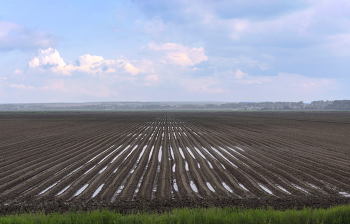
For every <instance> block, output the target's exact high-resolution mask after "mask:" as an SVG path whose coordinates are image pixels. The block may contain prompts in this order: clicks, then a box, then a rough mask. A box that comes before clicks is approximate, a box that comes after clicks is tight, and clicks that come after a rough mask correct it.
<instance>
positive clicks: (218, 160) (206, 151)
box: [203, 148, 226, 169]
mask: <svg viewBox="0 0 350 224" xmlns="http://www.w3.org/2000/svg"><path fill="white" fill-rule="evenodd" d="M203 149H204V151H206V152H207V153H208V154H209V155H210V156H211V157H213V158H214V159H215V160H216V161H217V162H218V163H219V164H220V165H221V166H222V168H223V169H226V167H225V166H224V165H223V164H222V163H220V162H219V160H217V159H216V158H215V156H214V155H213V154H211V153H210V152H209V151H208V150H207V149H206V148H203ZM211 167H212V166H211Z"/></svg>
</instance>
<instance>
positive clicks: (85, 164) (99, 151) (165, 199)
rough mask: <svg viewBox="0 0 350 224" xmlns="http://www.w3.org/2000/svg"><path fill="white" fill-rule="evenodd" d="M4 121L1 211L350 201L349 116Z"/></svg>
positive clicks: (71, 116) (90, 116) (91, 116)
mask: <svg viewBox="0 0 350 224" xmlns="http://www.w3.org/2000/svg"><path fill="white" fill-rule="evenodd" d="M0 127H1V129H0V204H1V205H0V206H1V208H0V209H2V210H4V209H5V210H6V209H7V210H11V208H12V207H13V208H14V209H17V208H19V207H20V208H25V207H26V206H27V207H29V208H34V207H36V206H37V207H38V206H39V205H40V206H39V207H38V208H45V206H56V207H55V208H57V206H58V207H59V206H63V205H78V206H82V207H83V208H85V207H89V206H92V207H93V206H95V207H96V206H97V207H98V206H99V205H103V206H108V207H113V208H118V209H126V210H127V209H134V208H139V207H142V206H146V205H147V206H149V207H150V209H158V207H169V208H171V207H178V206H187V205H188V206H195V205H199V206H201V205H202V206H207V205H208V204H215V205H219V206H225V205H243V206H245V207H257V206H263V205H264V203H265V204H267V205H271V206H276V207H278V208H287V207H294V206H295V207H303V206H304V205H306V206H313V205H315V206H316V207H317V206H328V205H334V204H337V203H349V201H350V114H349V113H347V112H319V113H299V112H280V113H272V112H257V113H243V112H210V113H209V112H192V113H191V112H186V113H185V112H176V113H171V112H163V113H160V112H149V113H145V112H142V113H141V112H139V113H138V112H130V113H126V112H119V113H102V112H100V113H97V112H91V113H17V114H10V113H9V114H5V113H3V114H0ZM57 204H59V205H57ZM11 206H12V207H11ZM79 208H81V207H79Z"/></svg>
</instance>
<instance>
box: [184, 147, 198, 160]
mask: <svg viewBox="0 0 350 224" xmlns="http://www.w3.org/2000/svg"><path fill="white" fill-rule="evenodd" d="M186 149H187V151H188V152H189V153H190V155H191V156H192V158H193V159H196V158H195V157H194V155H193V153H192V151H191V149H190V148H188V147H186Z"/></svg>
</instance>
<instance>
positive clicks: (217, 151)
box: [211, 147, 238, 168]
mask: <svg viewBox="0 0 350 224" xmlns="http://www.w3.org/2000/svg"><path fill="white" fill-rule="evenodd" d="M211 148H212V149H213V150H214V151H215V152H216V153H217V154H219V155H220V156H221V157H222V158H224V159H225V160H226V161H227V162H228V163H230V164H231V165H232V166H233V167H236V168H238V166H236V165H235V164H233V163H232V162H231V161H230V160H228V159H227V158H226V157H225V156H224V155H223V154H222V153H221V152H219V150H217V149H215V148H213V147H211Z"/></svg>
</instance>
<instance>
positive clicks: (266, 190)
mask: <svg viewBox="0 0 350 224" xmlns="http://www.w3.org/2000/svg"><path fill="white" fill-rule="evenodd" d="M258 185H259V186H260V187H261V188H262V189H263V190H264V191H265V192H267V193H269V194H272V195H274V194H273V193H272V191H271V190H270V189H268V188H267V187H265V186H264V185H262V184H260V183H258Z"/></svg>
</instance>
